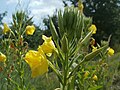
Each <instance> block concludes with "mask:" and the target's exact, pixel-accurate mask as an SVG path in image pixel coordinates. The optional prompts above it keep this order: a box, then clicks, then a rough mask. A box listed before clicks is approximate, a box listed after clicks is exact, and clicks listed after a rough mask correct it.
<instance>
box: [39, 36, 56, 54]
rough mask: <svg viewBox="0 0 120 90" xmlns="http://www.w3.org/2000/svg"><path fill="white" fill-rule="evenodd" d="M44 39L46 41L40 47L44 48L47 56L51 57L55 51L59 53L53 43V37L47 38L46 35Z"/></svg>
mask: <svg viewBox="0 0 120 90" xmlns="http://www.w3.org/2000/svg"><path fill="white" fill-rule="evenodd" d="M42 39H43V40H44V42H43V44H42V45H41V46H39V47H41V48H42V50H43V52H44V53H45V54H47V55H49V56H51V54H52V52H53V51H57V49H56V48H55V45H54V42H53V41H52V37H46V36H45V35H42ZM39 47H38V51H39Z"/></svg>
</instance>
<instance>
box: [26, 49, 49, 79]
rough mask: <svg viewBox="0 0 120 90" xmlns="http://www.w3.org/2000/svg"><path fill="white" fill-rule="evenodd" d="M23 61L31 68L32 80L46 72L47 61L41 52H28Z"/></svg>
mask: <svg viewBox="0 0 120 90" xmlns="http://www.w3.org/2000/svg"><path fill="white" fill-rule="evenodd" d="M24 59H25V61H26V62H27V63H28V64H29V66H30V68H31V71H32V77H33V78H34V77H37V76H39V75H42V74H44V73H46V72H47V71H48V61H47V59H46V57H45V55H44V52H43V51H42V50H39V52H38V51H34V50H30V51H28V52H27V53H26V55H25V58H24Z"/></svg>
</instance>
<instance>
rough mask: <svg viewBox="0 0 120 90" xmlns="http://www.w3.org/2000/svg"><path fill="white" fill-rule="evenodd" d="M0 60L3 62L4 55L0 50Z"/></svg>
mask: <svg viewBox="0 0 120 90" xmlns="http://www.w3.org/2000/svg"><path fill="white" fill-rule="evenodd" d="M0 61H2V62H5V61H6V56H5V55H4V54H2V53H1V52H0Z"/></svg>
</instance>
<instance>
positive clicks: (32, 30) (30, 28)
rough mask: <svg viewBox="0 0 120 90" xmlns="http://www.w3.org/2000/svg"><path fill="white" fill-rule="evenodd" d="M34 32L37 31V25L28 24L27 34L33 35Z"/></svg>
mask: <svg viewBox="0 0 120 90" xmlns="http://www.w3.org/2000/svg"><path fill="white" fill-rule="evenodd" d="M34 32H35V26H34V25H32V26H30V25H28V26H27V27H26V34H27V35H33V33H34Z"/></svg>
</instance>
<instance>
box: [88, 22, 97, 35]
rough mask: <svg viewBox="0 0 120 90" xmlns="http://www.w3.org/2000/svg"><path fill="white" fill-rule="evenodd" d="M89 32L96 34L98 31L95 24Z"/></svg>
mask: <svg viewBox="0 0 120 90" xmlns="http://www.w3.org/2000/svg"><path fill="white" fill-rule="evenodd" d="M88 30H89V31H93V34H96V31H97V28H96V26H95V25H94V24H92V25H91V26H90V27H89V28H88Z"/></svg>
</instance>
